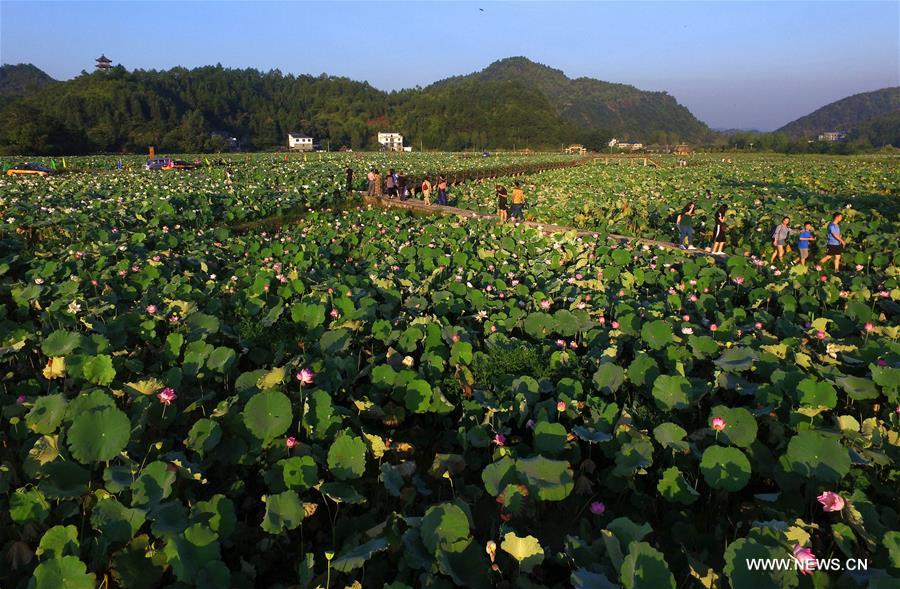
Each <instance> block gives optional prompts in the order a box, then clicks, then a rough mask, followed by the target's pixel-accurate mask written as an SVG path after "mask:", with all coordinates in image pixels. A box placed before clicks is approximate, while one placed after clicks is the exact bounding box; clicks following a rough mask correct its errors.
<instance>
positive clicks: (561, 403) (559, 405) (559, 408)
mask: <svg viewBox="0 0 900 589" xmlns="http://www.w3.org/2000/svg"><path fill="white" fill-rule="evenodd" d="M556 410H557V411H559V412H560V413H562V412H563V411H565V410H566V402H565V401H559V402H558V403H557V404H556Z"/></svg>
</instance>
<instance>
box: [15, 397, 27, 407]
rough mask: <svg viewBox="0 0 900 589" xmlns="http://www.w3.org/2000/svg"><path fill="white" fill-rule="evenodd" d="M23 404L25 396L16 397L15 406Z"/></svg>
mask: <svg viewBox="0 0 900 589" xmlns="http://www.w3.org/2000/svg"><path fill="white" fill-rule="evenodd" d="M24 403H25V395H19V396H18V397H16V405H23V404H24Z"/></svg>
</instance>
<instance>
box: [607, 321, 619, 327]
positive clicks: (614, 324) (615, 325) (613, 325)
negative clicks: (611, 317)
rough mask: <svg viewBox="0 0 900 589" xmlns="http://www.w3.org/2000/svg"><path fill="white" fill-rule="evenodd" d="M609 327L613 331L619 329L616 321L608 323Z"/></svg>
mask: <svg viewBox="0 0 900 589" xmlns="http://www.w3.org/2000/svg"><path fill="white" fill-rule="evenodd" d="M609 325H610V326H611V327H612V328H613V329H619V322H618V321H613V322H612V323H610V324H609Z"/></svg>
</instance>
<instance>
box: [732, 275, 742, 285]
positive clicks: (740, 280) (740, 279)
mask: <svg viewBox="0 0 900 589" xmlns="http://www.w3.org/2000/svg"><path fill="white" fill-rule="evenodd" d="M734 283H735V284H744V277H743V276H738V277H736V278H735V279H734Z"/></svg>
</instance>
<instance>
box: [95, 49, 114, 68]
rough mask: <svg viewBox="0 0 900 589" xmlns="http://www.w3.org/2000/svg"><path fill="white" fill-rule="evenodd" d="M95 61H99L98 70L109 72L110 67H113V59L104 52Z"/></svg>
mask: <svg viewBox="0 0 900 589" xmlns="http://www.w3.org/2000/svg"><path fill="white" fill-rule="evenodd" d="M95 61H96V62H97V65H96V66H95V67H96V68H97V69H98V70H101V71H104V72H108V71H109V70H110V68H112V60H111V59H109V58H108V57H106V56H105V55H103V54H102V53H101V54H100V57H98V58H97V59H96V60H95Z"/></svg>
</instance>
